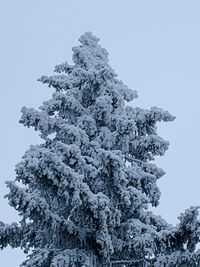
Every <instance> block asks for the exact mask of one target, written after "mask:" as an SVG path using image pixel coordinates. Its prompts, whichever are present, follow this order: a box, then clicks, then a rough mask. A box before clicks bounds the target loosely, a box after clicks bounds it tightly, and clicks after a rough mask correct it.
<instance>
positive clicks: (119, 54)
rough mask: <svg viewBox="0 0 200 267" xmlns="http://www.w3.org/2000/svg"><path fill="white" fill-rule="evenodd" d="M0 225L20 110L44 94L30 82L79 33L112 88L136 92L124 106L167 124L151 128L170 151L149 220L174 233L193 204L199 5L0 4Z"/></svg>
mask: <svg viewBox="0 0 200 267" xmlns="http://www.w3.org/2000/svg"><path fill="white" fill-rule="evenodd" d="M0 13H1V16H0V36H1V41H0V59H1V62H0V68H1V70H0V71H1V87H0V88H1V89H0V90H1V105H0V125H1V132H0V135H1V136H0V148H1V149H0V162H1V174H0V178H1V179H0V203H1V205H0V212H1V218H0V220H2V221H5V222H11V221H14V220H18V218H17V216H16V213H15V212H14V211H13V209H11V208H10V207H9V206H8V204H7V200H5V199H3V196H4V195H5V194H6V192H7V189H6V187H5V185H4V182H5V180H9V179H14V177H15V174H14V166H15V164H16V163H17V162H19V161H20V158H21V156H22V155H23V154H24V152H25V151H26V149H27V148H28V147H29V145H30V144H36V143H38V142H39V140H40V139H39V138H38V137H37V134H36V133H35V132H34V131H33V130H32V129H26V128H24V127H23V126H22V125H20V124H18V120H19V118H20V109H21V107H22V106H24V105H26V106H28V107H31V106H32V107H35V108H37V107H38V106H40V104H41V103H42V101H44V100H46V99H48V98H49V97H50V95H51V90H50V89H49V88H48V87H46V86H43V85H41V84H40V83H38V82H37V78H39V77H40V76H41V75H42V74H51V73H52V71H53V69H54V66H55V65H56V64H58V63H61V62H64V61H65V60H69V61H70V60H71V48H72V46H74V45H77V44H78V38H79V37H80V35H81V34H83V33H84V32H85V31H88V30H89V31H92V32H93V33H94V34H95V35H97V36H98V37H100V39H101V44H102V46H104V47H105V48H106V49H107V50H108V51H109V53H110V64H111V66H112V67H113V68H114V69H115V70H116V72H117V73H118V74H119V77H120V79H122V80H123V81H124V83H126V84H127V85H128V86H129V87H131V88H133V89H137V90H138V94H139V99H138V100H136V101H135V102H134V103H133V105H135V106H140V107H145V108H149V107H151V106H160V107H162V108H164V109H167V110H169V111H170V112H171V113H172V114H174V115H176V117H177V119H176V120H175V121H174V122H173V123H165V124H164V123H163V124H161V125H160V126H159V133H160V135H161V136H163V137H164V138H166V139H167V140H169V141H170V143H171V146H170V149H169V151H168V152H167V153H166V155H165V156H164V157H162V158H161V159H158V160H157V164H158V165H159V166H161V167H163V168H164V169H165V171H166V173H167V174H166V175H165V176H164V177H163V178H162V180H160V182H159V185H160V189H161V191H162V197H161V203H160V206H159V208H157V209H156V211H155V212H156V213H158V214H161V215H162V216H163V217H164V218H165V219H166V220H168V221H169V222H171V223H173V224H175V223H176V222H177V220H176V218H177V216H178V214H179V213H180V212H181V211H184V209H185V208H187V207H189V206H191V205H198V204H200V197H199V186H200V180H199V166H200V162H199V153H200V139H199V136H200V125H199V123H200V120H199V117H200V111H199V109H200V106H199V98H200V93H199V88H200V75H199V72H200V15H199V14H200V2H199V1H198V0H196V1H195V0H193V1H189V0H188V1H185V0H177V1H174V0H168V1H158V0H157V1H155V0H151V1H149V0H146V1H145V0H144V1H135V0H126V1H116V0H115V1H114V0H101V1H94V0H84V1H81V0H80V1H77V0H75V1H74V0H71V1H68V0H57V1H53V0H34V1H27V0H26V1H25V0H18V1H11V0H6V1H1V2H0ZM23 258H24V256H23V255H22V253H21V252H20V250H11V249H6V250H5V251H3V252H0V262H1V266H6V267H17V266H19V264H20V262H22V260H23Z"/></svg>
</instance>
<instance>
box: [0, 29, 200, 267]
mask: <svg viewBox="0 0 200 267" xmlns="http://www.w3.org/2000/svg"><path fill="white" fill-rule="evenodd" d="M98 41H99V40H98V38H96V37H95V36H93V35H92V34H91V33H89V32H87V33H85V34H84V35H83V36H81V38H80V43H81V44H80V46H78V47H74V48H73V62H74V63H73V65H69V64H68V63H63V64H61V65H58V66H56V67H55V72H56V73H57V74H56V75H53V76H50V77H47V76H42V77H41V78H40V81H41V82H42V83H44V84H47V85H48V86H49V87H53V88H54V89H55V92H54V93H53V95H52V98H51V99H50V100H48V101H46V102H44V103H43V104H42V106H41V107H40V110H39V111H37V110H35V109H33V108H25V107H24V108H23V109H22V117H21V120H20V122H21V123H23V124H24V125H25V126H27V127H33V128H34V129H35V130H36V131H38V132H39V133H40V136H41V138H42V139H43V140H44V141H43V143H42V144H40V145H35V146H30V148H29V149H28V151H27V152H26V153H25V155H24V156H23V158H22V161H21V162H20V163H19V164H17V166H16V180H15V181H14V182H13V181H12V182H7V186H8V187H9V190H10V191H9V193H8V195H7V198H8V200H9V204H10V205H11V206H12V207H14V208H15V209H16V210H17V211H18V212H19V216H20V217H21V220H20V222H19V223H12V224H10V225H8V224H4V223H0V246H1V249H3V248H4V247H6V246H7V245H10V246H11V247H13V248H15V247H21V248H22V249H23V250H24V252H25V253H28V256H27V260H26V261H25V262H23V263H22V266H26V267H70V266H82V267H83V266H84V267H92V266H105V265H104V264H105V263H106V264H109V262H110V261H111V260H112V261H121V262H122V260H126V261H133V260H137V259H143V260H144V259H145V260H146V262H148V261H149V262H151V264H152V266H182V265H183V264H184V263H189V264H190V266H192V264H193V265H194V266H195V264H197V263H198V262H199V258H200V256H199V254H200V253H198V252H195V247H196V244H197V243H198V241H199V232H200V227H199V225H200V223H199V221H198V218H197V217H198V209H197V208H190V209H189V210H187V211H186V212H185V213H184V214H182V215H181V216H180V223H179V224H178V225H177V226H176V227H172V226H170V225H168V224H167V223H166V222H165V221H164V220H163V219H162V218H161V217H159V216H155V215H153V213H152V212H151V211H150V210H149V209H148V208H149V206H150V205H152V206H157V205H158V203H159V198H160V191H159V189H158V187H157V180H158V179H159V178H160V177H161V176H163V175H164V171H163V170H162V169H160V168H158V167H157V166H156V165H155V164H153V163H152V161H153V160H154V157H155V156H157V155H164V153H165V151H166V150H167V149H168V146H169V143H168V142H167V141H165V140H163V139H162V138H161V137H159V136H158V134H157V132H156V123H157V122H158V121H172V120H173V119H174V117H173V116H172V115H170V114H169V113H168V112H167V111H164V110H162V109H160V108H157V107H153V108H151V109H150V110H146V109H141V108H136V107H133V106H128V105H126V102H130V101H132V100H133V99H134V98H136V97H137V93H136V92H135V91H132V90H131V89H129V88H128V87H127V86H125V85H124V84H123V82H122V81H119V80H118V79H117V75H116V74H115V72H114V71H113V69H112V68H111V67H110V66H109V64H108V53H107V51H106V50H105V49H103V48H102V47H101V46H100V45H99V44H98ZM108 266H109V265H108ZM117 266H120V264H118V265H117ZM121 266H122V265H121ZM123 266H125V265H123ZM126 266H131V263H128V264H126Z"/></svg>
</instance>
